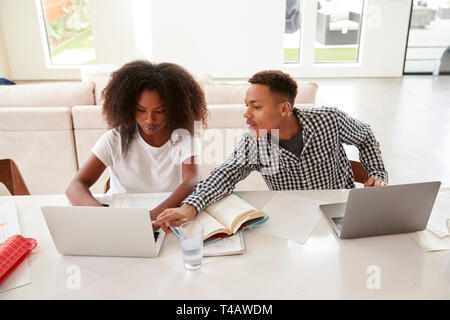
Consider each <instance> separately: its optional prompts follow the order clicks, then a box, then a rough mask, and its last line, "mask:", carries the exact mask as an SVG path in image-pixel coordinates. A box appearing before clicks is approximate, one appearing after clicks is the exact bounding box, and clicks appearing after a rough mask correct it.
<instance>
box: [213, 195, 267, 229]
mask: <svg viewBox="0 0 450 320" xmlns="http://www.w3.org/2000/svg"><path fill="white" fill-rule="evenodd" d="M205 211H207V212H208V213H209V214H210V215H212V216H213V217H214V218H216V219H217V220H218V221H220V223H222V224H223V225H224V226H225V227H227V228H228V229H229V230H230V231H231V233H234V232H236V231H237V229H238V228H239V226H240V225H241V224H242V223H243V222H245V221H248V220H251V219H254V218H257V217H262V216H263V214H262V212H260V211H259V210H258V209H256V208H255V207H253V206H252V205H251V204H250V203H248V202H247V201H245V200H244V199H241V198H240V197H239V196H237V195H235V194H230V195H229V196H226V197H224V198H222V199H220V200H219V201H217V202H216V203H214V204H212V205H210V206H209V207H207V208H206V209H205Z"/></svg>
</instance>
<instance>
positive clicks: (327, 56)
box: [314, 0, 364, 62]
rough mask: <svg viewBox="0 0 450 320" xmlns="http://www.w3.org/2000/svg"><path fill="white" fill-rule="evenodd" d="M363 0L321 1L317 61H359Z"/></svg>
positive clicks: (317, 32)
mask: <svg viewBox="0 0 450 320" xmlns="http://www.w3.org/2000/svg"><path fill="white" fill-rule="evenodd" d="M363 4H364V1H363V0H320V1H318V2H317V20H316V37H315V48H314V61H315V62H357V61H358V50H359V38H360V33H361V17H362V11H363Z"/></svg>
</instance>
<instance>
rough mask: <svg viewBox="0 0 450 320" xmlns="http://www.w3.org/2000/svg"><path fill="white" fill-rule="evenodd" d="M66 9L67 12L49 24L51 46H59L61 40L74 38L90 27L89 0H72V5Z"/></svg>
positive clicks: (48, 31) (48, 32)
mask: <svg viewBox="0 0 450 320" xmlns="http://www.w3.org/2000/svg"><path fill="white" fill-rule="evenodd" d="M66 10H67V11H68V12H67V14H65V15H62V16H60V17H59V18H58V19H57V20H55V21H52V22H50V23H48V24H47V36H48V40H49V42H50V47H51V48H55V47H57V46H58V45H59V44H60V41H64V40H68V39H70V38H74V37H76V36H77V35H79V34H80V33H83V32H85V31H86V30H87V29H88V28H89V22H88V21H89V15H88V10H87V0H72V5H71V6H70V7H69V8H66Z"/></svg>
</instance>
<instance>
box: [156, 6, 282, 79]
mask: <svg viewBox="0 0 450 320" xmlns="http://www.w3.org/2000/svg"><path fill="white" fill-rule="evenodd" d="M281 4H282V5H281ZM284 5H285V2H284V1H279V0H277V1H274V0H227V1H221V0H190V1H185V0H171V1H167V0H153V1H152V15H151V21H152V29H153V33H152V36H153V37H152V38H153V48H154V49H153V56H154V59H155V60H156V61H170V62H175V63H179V64H181V65H183V66H185V67H186V68H188V69H189V70H190V71H191V72H194V73H197V74H201V73H209V74H211V75H213V76H214V77H219V78H226V77H247V76H248V75H249V74H252V73H254V72H256V71H258V70H260V69H267V68H274V67H276V68H278V67H280V66H281V63H280V62H282V59H283V37H282V35H283V30H284V11H285V9H284Z"/></svg>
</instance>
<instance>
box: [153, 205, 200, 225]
mask: <svg viewBox="0 0 450 320" xmlns="http://www.w3.org/2000/svg"><path fill="white" fill-rule="evenodd" d="M196 213H197V210H196V209H195V208H194V207H193V206H191V205H188V204H186V203H184V204H183V205H182V206H181V207H179V208H169V209H166V210H164V211H163V212H162V213H161V214H160V215H159V216H158V218H157V219H156V220H155V221H153V222H152V224H153V226H154V227H158V226H159V227H161V228H162V229H163V230H164V231H165V232H170V229H169V227H178V226H179V225H181V224H182V223H184V222H186V221H191V220H192V219H194V217H195V214H196Z"/></svg>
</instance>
